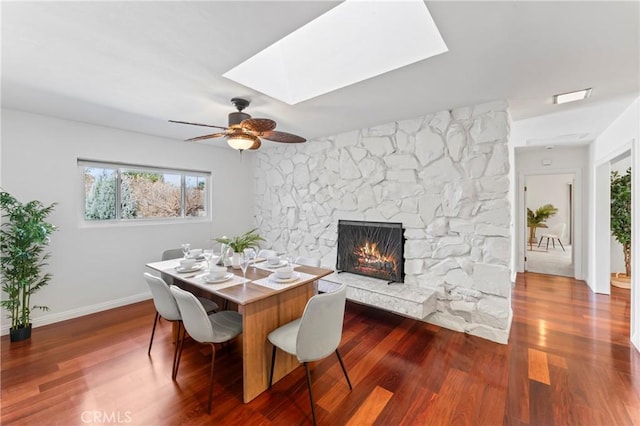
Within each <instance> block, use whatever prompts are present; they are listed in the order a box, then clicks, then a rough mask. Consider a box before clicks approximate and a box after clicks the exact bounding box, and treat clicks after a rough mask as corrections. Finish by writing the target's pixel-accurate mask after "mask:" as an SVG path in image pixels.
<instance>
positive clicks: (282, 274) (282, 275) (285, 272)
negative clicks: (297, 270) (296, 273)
mask: <svg viewBox="0 0 640 426" xmlns="http://www.w3.org/2000/svg"><path fill="white" fill-rule="evenodd" d="M291 274H293V268H292V267H291V266H285V267H283V268H280V269H278V270H277V271H276V277H278V278H279V279H281V280H286V279H287V278H291Z"/></svg>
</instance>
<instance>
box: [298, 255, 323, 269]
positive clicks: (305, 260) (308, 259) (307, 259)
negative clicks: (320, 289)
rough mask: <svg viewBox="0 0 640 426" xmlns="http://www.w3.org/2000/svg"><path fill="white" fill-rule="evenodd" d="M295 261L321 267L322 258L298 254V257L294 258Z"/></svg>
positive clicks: (299, 263)
mask: <svg viewBox="0 0 640 426" xmlns="http://www.w3.org/2000/svg"><path fill="white" fill-rule="evenodd" d="M294 263H296V264H298V265H306V266H314V267H316V268H319V267H320V259H316V258H313V257H304V256H298V257H296V260H294Z"/></svg>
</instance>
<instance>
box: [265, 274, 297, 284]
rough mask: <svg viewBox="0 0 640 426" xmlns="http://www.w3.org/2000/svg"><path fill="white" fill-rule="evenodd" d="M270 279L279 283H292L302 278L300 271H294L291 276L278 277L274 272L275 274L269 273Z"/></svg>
mask: <svg viewBox="0 0 640 426" xmlns="http://www.w3.org/2000/svg"><path fill="white" fill-rule="evenodd" d="M269 279H270V280H271V281H273V282H274V283H278V284H286V283H292V282H294V281H297V280H298V279H300V272H295V271H294V272H293V273H292V274H291V276H290V277H289V278H278V276H277V275H276V274H275V272H274V273H273V274H271V275H269Z"/></svg>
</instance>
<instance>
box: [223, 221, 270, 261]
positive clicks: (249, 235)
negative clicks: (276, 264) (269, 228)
mask: <svg viewBox="0 0 640 426" xmlns="http://www.w3.org/2000/svg"><path fill="white" fill-rule="evenodd" d="M257 230H258V229H257V228H254V229H251V230H249V231H247V232H245V233H244V234H242V235H239V236H237V237H233V238H229V237H226V236H222V237H220V238H216V241H217V242H219V243H221V244H224V245H225V246H226V247H230V248H231V249H232V250H233V259H232V262H231V265H232V266H233V267H234V268H236V269H237V268H239V267H240V262H239V259H238V255H239V254H240V253H242V252H243V251H244V249H247V248H249V247H252V248H257V247H258V246H259V243H260V241H264V238H262V237H261V236H260V234H258V233H257V232H256V231H257ZM224 251H225V250H224V248H223V249H222V253H221V260H222V262H224V258H225V255H226V253H224Z"/></svg>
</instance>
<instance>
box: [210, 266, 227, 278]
mask: <svg viewBox="0 0 640 426" xmlns="http://www.w3.org/2000/svg"><path fill="white" fill-rule="evenodd" d="M225 275H227V268H223V267H222V266H214V267H212V268H211V270H210V271H209V278H210V279H213V280H219V279H221V278H224V277H225Z"/></svg>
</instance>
